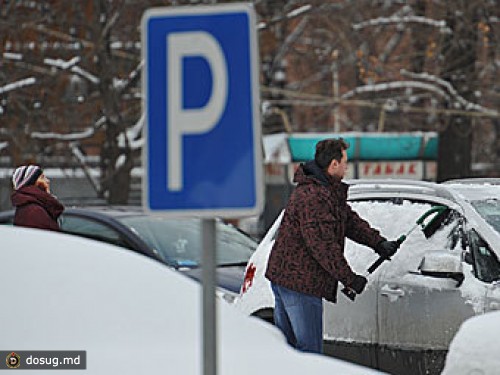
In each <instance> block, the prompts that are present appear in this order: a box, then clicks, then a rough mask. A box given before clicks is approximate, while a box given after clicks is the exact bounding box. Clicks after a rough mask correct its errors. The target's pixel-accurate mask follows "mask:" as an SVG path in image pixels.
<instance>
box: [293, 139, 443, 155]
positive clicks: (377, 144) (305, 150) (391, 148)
mask: <svg viewBox="0 0 500 375" xmlns="http://www.w3.org/2000/svg"><path fill="white" fill-rule="evenodd" d="M339 137H342V138H343V139H344V140H345V141H347V142H348V143H349V145H350V147H349V149H348V150H347V156H348V158H349V160H436V159H437V149H438V135H437V133H436V132H415V133H342V134H335V133H303V134H298V133H295V134H291V135H290V136H289V137H288V145H289V147H290V153H291V155H292V161H294V162H301V161H307V160H311V159H313V158H314V152H315V149H316V143H318V141H320V140H323V139H326V138H339Z"/></svg>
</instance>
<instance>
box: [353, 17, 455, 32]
mask: <svg viewBox="0 0 500 375" xmlns="http://www.w3.org/2000/svg"><path fill="white" fill-rule="evenodd" d="M403 23H419V24H423V25H428V26H432V27H436V28H438V29H439V31H440V32H441V33H443V34H451V33H452V30H451V29H450V28H449V27H448V26H447V25H446V22H445V21H443V20H441V21H438V20H434V19H431V18H427V17H422V16H403V17H399V16H392V17H380V18H374V19H371V20H368V21H364V22H360V23H355V24H353V25H352V28H353V29H354V30H361V29H363V28H365V27H372V26H382V25H391V24H403Z"/></svg>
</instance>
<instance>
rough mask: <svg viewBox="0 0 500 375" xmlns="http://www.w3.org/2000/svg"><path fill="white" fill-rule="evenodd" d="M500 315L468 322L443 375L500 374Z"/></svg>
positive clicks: (453, 344) (459, 334)
mask: <svg viewBox="0 0 500 375" xmlns="http://www.w3.org/2000/svg"><path fill="white" fill-rule="evenodd" d="M499 337H500V312H498V311H496V312H491V313H487V314H484V315H481V316H477V317H474V318H470V319H468V320H466V321H465V322H464V323H463V324H462V326H461V327H460V329H459V331H458V333H457V334H456V336H455V338H454V339H453V341H452V342H451V344H450V349H449V352H448V355H447V357H446V364H445V367H444V370H443V372H442V373H441V374H442V375H461V374H463V375H470V374H478V375H479V374H481V375H494V374H498V373H499V369H500V357H499V356H498V338H499Z"/></svg>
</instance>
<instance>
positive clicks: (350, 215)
mask: <svg viewBox="0 0 500 375" xmlns="http://www.w3.org/2000/svg"><path fill="white" fill-rule="evenodd" d="M346 207H347V223H346V236H347V237H348V238H349V239H351V240H353V241H356V242H357V243H359V244H361V245H365V246H368V247H371V248H372V249H374V250H375V248H376V247H377V245H378V244H379V243H380V242H382V241H387V239H386V238H385V237H383V236H382V235H380V232H379V231H378V230H376V229H374V228H372V227H371V226H370V224H368V222H367V221H366V220H364V219H362V218H361V217H360V216H359V215H358V214H357V213H356V212H355V211H354V210H353V209H352V208H351V206H349V205H348V204H347V203H346Z"/></svg>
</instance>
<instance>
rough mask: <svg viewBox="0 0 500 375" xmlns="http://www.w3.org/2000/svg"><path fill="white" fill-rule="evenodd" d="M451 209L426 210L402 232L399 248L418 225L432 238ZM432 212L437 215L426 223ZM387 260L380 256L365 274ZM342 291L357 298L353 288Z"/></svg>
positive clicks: (353, 298)
mask: <svg viewBox="0 0 500 375" xmlns="http://www.w3.org/2000/svg"><path fill="white" fill-rule="evenodd" d="M450 212H451V209H450V208H448V207H446V206H434V207H432V208H431V209H429V210H427V211H426V212H424V214H423V215H422V216H420V217H419V218H418V220H417V221H416V223H415V225H414V226H413V227H411V229H410V230H409V231H408V232H406V234H402V235H401V236H400V237H399V238H398V239H397V240H396V242H397V243H398V248H399V246H401V244H402V243H403V242H404V241H405V240H406V239H407V238H408V236H409V235H410V234H411V233H412V232H413V231H414V230H415V229H417V228H418V227H420V228H421V229H422V232H423V233H424V236H425V238H430V237H432V235H434V233H436V231H437V230H438V229H439V228H440V227H441V224H443V222H444V221H445V220H446V218H447V217H448V215H449V214H450ZM432 214H435V216H434V217H433V218H432V220H430V221H429V222H428V223H427V224H425V223H424V221H425V219H427V218H428V217H429V216H431V215H432ZM386 260H391V258H388V257H384V256H380V257H379V258H378V259H377V260H376V261H375V262H373V264H372V265H371V266H370V267H369V268H368V270H367V273H366V274H365V275H363V276H365V277H367V276H368V275H370V274H372V273H373V271H375V270H376V269H377V268H378V267H379V266H380V265H381V264H382V263H384V262H385V261H386ZM342 293H344V294H345V295H346V296H347V297H348V298H349V299H350V300H351V301H354V300H355V299H356V292H355V291H354V290H352V289H351V288H348V287H344V288H343V289H342Z"/></svg>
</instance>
